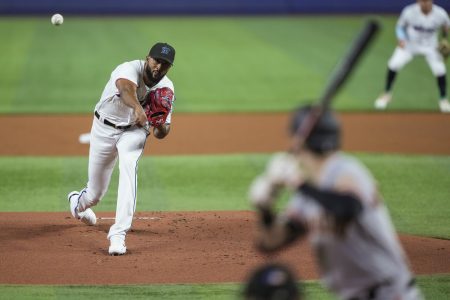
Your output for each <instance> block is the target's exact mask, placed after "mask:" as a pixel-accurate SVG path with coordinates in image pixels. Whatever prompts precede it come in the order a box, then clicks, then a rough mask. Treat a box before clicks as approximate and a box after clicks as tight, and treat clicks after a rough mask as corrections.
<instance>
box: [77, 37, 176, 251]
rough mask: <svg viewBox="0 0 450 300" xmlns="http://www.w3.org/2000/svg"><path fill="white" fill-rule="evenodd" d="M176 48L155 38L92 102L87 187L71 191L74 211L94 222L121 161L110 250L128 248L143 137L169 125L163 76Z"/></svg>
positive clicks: (162, 132)
mask: <svg viewBox="0 0 450 300" xmlns="http://www.w3.org/2000/svg"><path fill="white" fill-rule="evenodd" d="M174 59H175V49H174V48H173V47H172V46H170V45H168V44H166V43H157V44H155V45H154V46H153V47H152V48H151V49H150V52H149V54H148V56H147V57H146V59H145V60H134V61H130V62H125V63H123V64H121V65H119V66H118V67H117V68H116V69H115V70H114V71H113V72H112V73H111V77H110V79H109V81H108V83H107V84H106V86H105V88H104V90H103V93H102V95H101V97H100V101H99V102H98V103H97V105H96V106H95V111H94V120H93V124H92V129H91V141H90V150H89V174H88V178H89V180H88V183H87V186H86V187H85V188H84V189H82V190H81V191H74V192H71V193H69V195H68V200H69V203H70V211H71V213H72V215H73V216H74V217H75V218H77V219H80V220H81V221H83V222H84V223H86V224H88V225H94V224H95V223H96V216H95V213H94V212H93V211H92V209H91V207H92V206H95V205H97V203H98V202H99V201H100V200H101V199H102V197H103V196H104V195H105V193H106V191H107V189H108V186H109V182H110V179H111V175H112V172H113V169H114V166H115V164H116V161H117V159H118V160H119V171H120V175H119V187H118V195H117V208H116V218H115V223H114V225H112V226H111V228H110V230H109V233H108V239H109V240H110V247H109V254H110V255H122V254H125V253H126V246H125V236H126V234H127V231H128V230H129V229H130V227H131V223H132V220H133V214H134V212H135V208H136V199H137V170H138V162H139V158H140V157H141V155H142V153H143V151H144V146H145V142H146V140H147V137H148V136H149V135H150V130H151V128H153V130H152V132H153V135H154V136H155V137H156V138H158V139H162V138H164V137H165V136H166V135H167V134H168V133H169V130H170V122H171V115H172V103H173V101H174V100H175V95H174V86H173V83H172V81H171V80H170V79H169V78H168V77H167V76H166V74H167V72H168V71H169V70H170V68H171V67H172V65H173V62H174Z"/></svg>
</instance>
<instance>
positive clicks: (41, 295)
mask: <svg viewBox="0 0 450 300" xmlns="http://www.w3.org/2000/svg"><path fill="white" fill-rule="evenodd" d="M418 284H419V286H420V288H421V290H422V292H423V293H424V295H425V297H426V298H427V299H433V300H444V299H448V298H447V297H448V295H449V294H450V275H432V276H419V277H418ZM300 286H301V288H302V289H303V290H304V294H305V296H306V297H305V298H306V299H314V300H333V299H334V300H335V299H336V298H335V297H333V296H331V295H330V293H328V292H327V291H326V290H325V289H324V288H323V287H322V286H321V285H320V284H319V283H318V282H315V281H304V282H302V283H301V285H300ZM242 288H243V286H242V285H241V284H231V283H230V284H196V285H194V284H193V285H187V284H180V285H176V284H173V285H146V286H143V285H118V286H37V285H34V286H30V285H0V293H1V294H2V299H20V300H23V299H108V300H114V299H174V300H176V299H205V300H209V299H217V300H222V299H223V300H226V299H227V300H228V299H239V294H240V292H241V291H242Z"/></svg>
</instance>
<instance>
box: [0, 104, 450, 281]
mask: <svg viewBox="0 0 450 300" xmlns="http://www.w3.org/2000/svg"><path fill="white" fill-rule="evenodd" d="M340 117H341V120H342V124H343V131H344V133H345V135H344V139H343V148H344V150H347V151H369V152H389V153H408V154H438V155H449V154H450V130H448V129H449V128H450V116H447V115H442V114H437V113H416V114H414V113H413V114H401V113H400V114H399V113H389V114H377V113H368V114H341V115H340ZM288 118H289V115H287V114H282V113H279V114H250V115H248V114H232V115H226V114H180V115H176V116H174V125H173V128H172V132H171V134H170V136H169V137H168V138H167V139H165V140H163V141H157V140H152V141H151V143H148V145H147V148H146V152H145V153H146V154H147V155H148V154H152V155H161V154H163V155H175V154H212V153H253V152H274V151H280V150H285V149H286V147H287V144H288V139H287V135H286V134H283V133H285V132H286V124H287V121H288ZM91 122H92V117H91V116H85V115H84V116H76V115H65V116H57V115H49V116H44V115H40V116H39V115H38V116H31V115H27V116H20V115H19V116H6V115H5V116H0V128H2V130H0V140H1V141H2V144H1V146H0V155H43V156H54V155H87V153H88V145H82V144H79V143H78V137H79V135H80V134H82V133H86V132H89V129H90V124H91ZM99 216H100V217H112V216H113V214H112V213H111V214H107V213H106V214H100V215H99ZM137 217H141V218H142V217H152V218H156V219H145V220H143V219H138V220H135V221H134V224H133V229H132V231H131V232H130V233H129V234H128V236H127V244H128V247H129V248H128V250H129V253H128V255H125V256H122V257H110V256H108V255H107V248H108V240H107V239H106V233H107V231H108V229H109V227H110V225H111V224H112V220H106V219H105V220H100V221H99V224H98V225H96V226H94V227H87V226H85V225H83V224H82V223H80V222H78V221H76V220H74V219H72V218H71V217H70V214H69V213H0V226H1V228H2V230H1V231H0V240H1V241H2V243H0V269H1V272H0V283H2V284H130V283H131V284H139V283H142V284H144V283H206V282H208V283H213V282H240V281H242V280H243V279H244V276H245V275H246V274H248V272H249V271H250V270H251V269H253V268H254V267H255V266H257V265H258V264H260V263H262V262H263V261H265V260H266V259H267V257H264V256H262V255H260V254H258V253H257V252H255V251H254V249H253V248H252V241H253V238H252V237H253V233H254V232H253V231H254V219H253V214H252V213H251V212H237V211H232V212H179V213H167V212H166V213H161V212H154V213H138V214H137ZM400 239H401V242H402V244H403V246H404V247H405V249H406V252H407V254H408V256H409V258H410V260H411V262H412V268H413V270H414V271H415V273H417V274H434V273H450V260H449V259H448V257H450V241H448V240H439V239H432V238H424V237H414V236H405V235H403V236H401V237H400ZM275 259H277V260H281V261H283V262H286V263H289V264H290V265H291V266H293V267H295V268H296V271H297V273H298V274H300V276H301V277H302V278H304V279H310V278H312V279H314V278H317V270H316V269H315V266H314V262H313V259H312V256H311V252H310V249H309V248H308V246H307V243H299V244H297V245H295V246H294V247H292V248H290V249H288V250H286V251H284V252H282V253H281V254H279V255H277V256H276V257H275Z"/></svg>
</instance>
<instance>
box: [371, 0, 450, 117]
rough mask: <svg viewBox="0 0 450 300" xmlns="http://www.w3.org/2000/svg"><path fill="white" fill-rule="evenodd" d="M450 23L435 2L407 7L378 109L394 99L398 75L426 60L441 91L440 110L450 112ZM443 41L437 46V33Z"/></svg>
mask: <svg viewBox="0 0 450 300" xmlns="http://www.w3.org/2000/svg"><path fill="white" fill-rule="evenodd" d="M449 26H450V19H449V17H448V14H447V12H446V11H445V10H444V9H443V8H441V7H440V6H437V5H435V4H433V0H417V3H415V4H411V5H408V6H406V7H405V8H404V9H403V11H402V13H401V15H400V18H399V20H398V22H397V26H396V35H397V40H398V45H397V48H396V49H395V51H394V53H393V55H392V57H391V58H390V59H389V62H388V70H387V76H386V85H385V90H384V93H383V94H382V95H381V96H380V97H379V98H378V99H377V100H376V101H375V108H376V109H380V110H381V109H385V108H386V107H387V105H388V104H389V102H390V101H391V99H392V87H393V84H394V80H395V78H396V75H397V72H399V71H400V70H401V69H402V68H403V67H404V66H405V65H406V64H407V63H409V62H410V61H411V60H412V59H413V58H414V57H415V56H418V55H421V56H424V57H425V60H426V61H427V63H428V65H429V67H430V69H431V71H432V73H433V75H434V76H435V77H436V80H437V84H438V88H439V108H440V110H441V112H443V113H449V112H450V103H449V102H448V99H447V79H446V74H447V70H446V65H445V59H446V58H447V56H448V55H449V53H450V47H449V44H448V42H447V36H448V28H449ZM439 31H441V33H442V39H441V41H440V43H439V42H438V33H439Z"/></svg>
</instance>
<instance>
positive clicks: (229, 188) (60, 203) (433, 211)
mask: <svg viewBox="0 0 450 300" xmlns="http://www.w3.org/2000/svg"><path fill="white" fill-rule="evenodd" d="M357 156H358V157H360V158H361V159H362V161H363V162H364V163H366V164H367V166H368V167H369V168H370V169H371V170H372V172H373V173H374V175H375V177H376V178H377V179H378V182H379V185H380V189H381V191H382V194H383V195H384V197H385V199H386V203H387V205H388V207H389V209H390V212H391V214H392V216H393V220H394V223H395V225H396V227H397V229H398V230H399V231H400V232H403V233H410V234H418V235H427V236H438V237H443V238H450V234H449V231H448V228H449V227H450V219H449V218H448V214H449V210H448V209H447V207H448V195H449V193H448V186H449V185H450V184H449V181H450V179H449V178H450V157H445V156H401V155H371V154H358V155H357ZM267 159H268V155H263V154H254V155H209V156H158V157H143V158H142V159H141V162H140V164H139V191H138V202H137V210H138V211H155V210H156V211H160V210H161V211H183V210H194V211H195V210H247V209H250V206H249V204H248V200H247V191H248V186H249V184H250V182H251V181H252V179H253V178H254V177H255V176H256V174H258V173H259V172H261V171H262V169H263V167H264V165H265V162H266V161H267ZM0 166H1V168H0V182H2V185H1V186H0V194H1V195H2V197H1V199H0V211H66V210H67V202H66V195H67V193H68V192H69V191H71V190H76V189H80V188H82V187H83V186H84V185H85V183H86V181H87V177H86V176H87V158H85V157H72V158H62V157H59V158H46V157H37V158H32V157H20V158H19V157H0ZM117 175H118V173H117V169H116V171H115V173H114V174H113V179H112V182H111V187H110V189H109V191H108V193H107V194H106V196H105V198H104V199H103V201H102V202H101V203H100V204H99V205H98V206H97V207H96V210H97V211H114V210H115V205H116V204H115V203H116V201H115V199H116V197H117V179H118V176H117Z"/></svg>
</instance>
